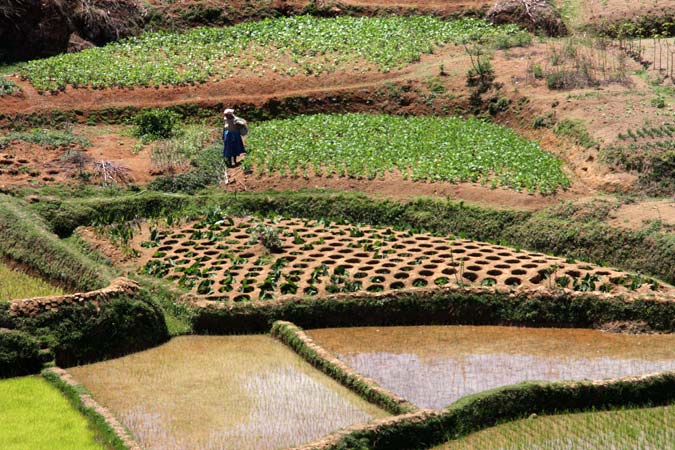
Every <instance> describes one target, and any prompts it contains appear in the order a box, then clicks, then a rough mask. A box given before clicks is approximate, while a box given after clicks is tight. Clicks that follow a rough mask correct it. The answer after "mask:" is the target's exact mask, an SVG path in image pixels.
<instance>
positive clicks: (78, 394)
mask: <svg viewBox="0 0 675 450" xmlns="http://www.w3.org/2000/svg"><path fill="white" fill-rule="evenodd" d="M42 377H43V378H44V379H45V380H47V382H49V383H50V384H51V385H52V386H54V387H56V388H57V389H58V390H59V391H61V392H62V393H63V395H65V396H66V397H67V398H68V400H69V401H70V402H71V403H72V404H73V406H75V408H76V409H77V410H78V411H79V412H80V413H82V415H84V416H85V418H86V419H87V421H88V422H89V423H90V424H91V426H92V427H93V428H94V430H96V432H97V434H98V435H99V436H101V437H102V439H103V441H104V444H105V445H106V447H107V448H111V449H114V450H141V447H140V445H138V443H136V441H135V440H134V439H133V437H132V435H131V433H130V432H129V431H128V430H126V429H125V428H124V427H123V426H122V425H121V424H120V423H119V422H118V421H117V419H115V417H113V416H112V414H111V413H110V412H109V411H108V410H106V409H105V408H104V407H103V406H101V405H100V404H99V403H98V402H97V401H96V400H94V398H93V397H92V396H91V394H90V393H89V391H87V389H86V388H85V387H84V386H83V385H81V384H79V383H77V382H76V381H75V380H74V379H73V378H72V377H71V376H70V375H69V374H68V373H67V372H66V371H65V370H63V369H61V368H59V367H52V368H49V369H45V370H43V371H42Z"/></svg>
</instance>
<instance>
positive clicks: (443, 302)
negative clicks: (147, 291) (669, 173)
mask: <svg viewBox="0 0 675 450" xmlns="http://www.w3.org/2000/svg"><path fill="white" fill-rule="evenodd" d="M277 320H285V321H289V322H293V323H295V324H297V325H298V326H301V327H303V328H331V327H348V326H392V325H520V326H531V327H546V326H548V327H551V326H554V327H575V328H597V327H600V326H602V325H604V324H611V323H641V324H643V325H644V324H646V325H647V326H648V327H649V328H650V329H652V330H654V331H658V332H662V333H673V332H675V301H661V300H651V299H637V300H624V299H621V298H612V297H609V296H607V297H602V296H599V295H593V294H577V295H572V294H571V293H552V292H548V293H546V292H538V291H531V292H518V293H510V292H504V291H494V290H493V289H492V288H480V287H475V288H434V289H414V290H407V291H405V290H400V291H394V292H388V293H377V294H375V293H369V292H367V293H356V294H354V293H352V294H338V295H333V296H330V297H327V298H321V299H317V298H286V299H280V300H270V301H265V302H259V303H254V304H241V305H239V304H238V305H233V306H221V305H220V304H218V305H217V306H216V305H213V303H211V304H210V306H207V307H200V308H195V311H194V315H193V317H192V326H193V330H194V331H195V332H196V333H200V334H229V333H264V332H267V331H268V330H269V328H270V327H271V326H272V324H273V323H274V322H275V321H277Z"/></svg>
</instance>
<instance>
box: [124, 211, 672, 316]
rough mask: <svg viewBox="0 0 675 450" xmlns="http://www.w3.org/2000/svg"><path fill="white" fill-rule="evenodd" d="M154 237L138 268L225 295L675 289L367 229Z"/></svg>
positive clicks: (302, 227)
mask: <svg viewBox="0 0 675 450" xmlns="http://www.w3.org/2000/svg"><path fill="white" fill-rule="evenodd" d="M260 223H264V224H265V225H266V226H268V227H272V228H273V229H275V230H276V231H277V232H278V233H279V236H280V237H281V247H280V248H279V249H278V250H276V251H274V252H272V253H270V252H269V250H268V249H266V248H265V247H264V246H263V245H261V243H260V242H258V241H259V239H257V238H256V237H255V234H256V232H255V231H254V227H255V226H257V225H259V224H260ZM154 234H155V236H154V240H149V241H144V242H143V243H142V244H141V245H140V246H138V248H137V250H139V251H140V252H141V256H140V258H139V259H138V261H137V266H138V267H139V269H140V270H141V271H142V272H145V273H147V274H151V275H156V276H161V277H164V278H166V279H169V280H172V281H174V282H176V283H178V284H179V285H180V286H183V287H187V288H189V289H190V290H191V293H193V294H194V295H196V296H198V297H200V298H202V299H206V300H215V301H223V302H235V303H238V302H248V301H257V300H265V299H270V298H275V297H278V296H281V295H307V296H322V295H326V294H332V293H338V292H354V291H368V292H386V291H392V290H397V289H408V288H422V287H434V286H438V287H442V286H447V285H460V286H463V285H471V284H475V285H482V286H488V287H490V286H492V287H494V288H502V289H515V288H519V287H520V288H534V287H538V286H541V287H543V288H551V289H560V288H567V289H573V290H576V291H589V292H590V291H592V292H607V293H612V294H627V295H631V294H652V293H653V294H656V293H660V294H671V293H673V292H674V290H673V289H674V288H672V287H671V286H668V285H665V284H663V283H660V282H658V281H655V280H648V279H646V278H644V277H640V276H637V275H631V274H629V273H626V272H622V271H619V270H615V269H611V268H606V267H600V266H597V265H593V264H586V263H578V262H575V261H572V260H565V259H563V258H557V257H552V256H547V255H543V254H540V253H533V252H527V251H520V250H516V249H511V248H507V247H503V246H499V245H493V244H488V243H483V242H476V241H470V240H464V239H452V238H450V237H439V236H433V235H430V234H422V233H420V234H413V233H410V232H404V231H395V230H391V229H381V228H374V227H370V226H358V225H356V226H355V225H336V224H331V223H317V222H315V221H310V220H301V219H284V220H279V221H271V220H265V221H264V222H261V221H258V220H257V219H253V218H244V219H236V220H234V223H233V224H232V225H225V224H216V225H213V224H211V225H209V224H208V223H207V222H206V221H202V222H197V223H191V224H188V225H186V226H183V227H180V228H175V229H171V230H167V231H159V232H157V231H156V232H155V233H154ZM148 235H149V234H148V231H147V228H146V231H145V232H144V236H146V237H147V236H148Z"/></svg>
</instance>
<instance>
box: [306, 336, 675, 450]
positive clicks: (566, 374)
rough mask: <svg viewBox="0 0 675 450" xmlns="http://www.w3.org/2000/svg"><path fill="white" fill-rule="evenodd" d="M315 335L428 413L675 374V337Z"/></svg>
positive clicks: (353, 363)
mask: <svg viewBox="0 0 675 450" xmlns="http://www.w3.org/2000/svg"><path fill="white" fill-rule="evenodd" d="M309 334H310V336H311V337H312V338H313V339H314V340H315V341H316V342H318V343H319V344H321V345H322V346H323V347H324V348H326V349H328V350H329V351H330V352H332V353H333V354H336V355H338V357H339V358H340V359H341V360H343V361H344V362H345V363H347V364H348V365H349V366H351V367H353V368H354V369H356V370H357V371H359V372H360V373H363V374H365V375H366V376H368V377H371V378H373V379H374V380H376V381H377V382H378V383H379V384H381V385H382V386H384V387H386V388H388V389H391V390H392V391H394V392H396V393H397V394H399V395H401V396H403V397H404V398H407V399H409V400H410V401H412V402H413V403H415V404H416V405H418V406H420V407H423V408H434V409H441V408H443V407H446V406H448V405H450V404H451V403H452V402H454V401H456V400H458V399H460V398H461V397H464V396H466V395H469V394H475V393H478V392H482V391H486V390H488V389H494V388H496V387H499V386H505V385H511V384H517V383H521V382H523V381H528V380H548V381H558V380H570V381H573V380H584V379H586V380H599V379H605V378H617V377H625V376H635V375H644V374H649V373H654V372H662V371H673V370H675V350H674V349H675V347H674V346H673V344H675V337H673V336H672V335H666V336H658V335H655V336H621V335H612V334H606V333H603V332H600V331H593V330H575V329H571V330H566V329H554V328H548V329H547V328H544V329H533V328H505V327H472V326H464V327H462V326H459V327H455V326H447V327H442V326H431V327H386V328H333V329H320V330H311V331H309ZM644 348H649V349H650V352H649V354H645V353H644V352H643V349H644ZM563 422H564V420H563ZM515 448H518V447H515Z"/></svg>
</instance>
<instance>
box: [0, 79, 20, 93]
mask: <svg viewBox="0 0 675 450" xmlns="http://www.w3.org/2000/svg"><path fill="white" fill-rule="evenodd" d="M22 90H23V89H21V86H19V85H18V84H16V83H15V82H13V81H12V80H8V79H7V78H4V77H0V97H2V96H3V95H13V94H16V93H18V92H21V91H22Z"/></svg>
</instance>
